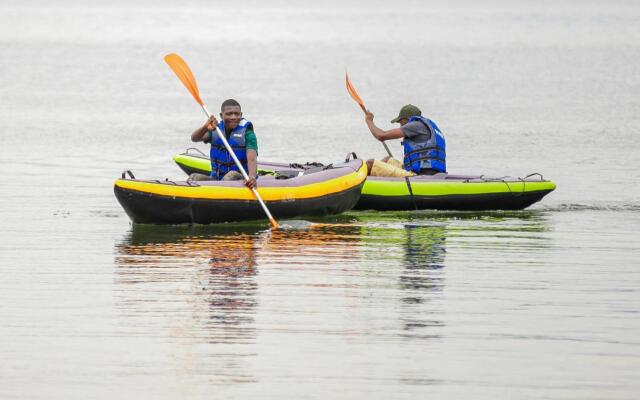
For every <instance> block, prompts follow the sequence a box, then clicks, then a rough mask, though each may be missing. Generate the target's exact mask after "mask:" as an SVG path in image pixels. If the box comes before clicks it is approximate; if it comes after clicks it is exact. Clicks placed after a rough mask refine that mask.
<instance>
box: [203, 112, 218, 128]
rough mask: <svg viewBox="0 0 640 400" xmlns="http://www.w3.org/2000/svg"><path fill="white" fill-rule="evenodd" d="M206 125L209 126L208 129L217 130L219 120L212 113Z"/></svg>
mask: <svg viewBox="0 0 640 400" xmlns="http://www.w3.org/2000/svg"><path fill="white" fill-rule="evenodd" d="M205 125H206V126H207V131H215V130H216V126H218V120H217V119H216V117H214V116H213V115H212V116H210V117H209V119H208V120H207V122H206V123H205Z"/></svg>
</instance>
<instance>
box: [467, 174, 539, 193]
mask: <svg viewBox="0 0 640 400" xmlns="http://www.w3.org/2000/svg"><path fill="white" fill-rule="evenodd" d="M507 178H513V177H511V176H508V175H505V176H502V177H500V178H485V177H484V175H480V179H481V180H482V181H483V182H502V183H504V184H505V185H506V186H507V189H509V193H511V194H512V195H514V196H522V194H523V193H524V190H525V187H526V185H527V183H526V181H525V179H527V178H526V177H525V178H524V179H523V178H520V177H518V181H520V182H522V192H514V191H513V190H512V189H511V186H510V185H509V182H507V180H506V179H507ZM467 182H469V180H468V179H467Z"/></svg>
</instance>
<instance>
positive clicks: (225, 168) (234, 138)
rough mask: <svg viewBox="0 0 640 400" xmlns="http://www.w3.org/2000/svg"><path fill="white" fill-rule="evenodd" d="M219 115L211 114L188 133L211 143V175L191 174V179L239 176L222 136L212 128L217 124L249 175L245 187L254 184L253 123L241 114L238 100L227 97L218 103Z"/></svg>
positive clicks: (196, 140)
mask: <svg viewBox="0 0 640 400" xmlns="http://www.w3.org/2000/svg"><path fill="white" fill-rule="evenodd" d="M220 119H221V120H222V121H220V122H218V120H217V119H216V117H215V116H213V115H212V116H211V117H210V118H209V119H208V120H207V121H206V122H205V123H204V125H202V126H201V127H200V128H198V129H196V130H195V131H194V132H193V133H192V134H191V140H192V141H194V142H204V143H211V152H210V158H211V175H210V176H206V175H203V174H191V176H190V177H189V178H190V179H191V180H195V181H199V180H241V179H243V177H242V174H241V173H240V172H239V169H238V166H237V165H236V163H235V162H234V161H233V158H232V157H231V154H230V153H229V152H228V151H227V149H226V147H225V146H224V143H223V142H222V140H221V139H220V138H219V137H218V134H217V133H216V132H215V130H216V126H217V127H218V128H219V129H220V132H222V133H223V134H224V135H225V138H226V139H227V142H228V143H229V145H230V146H231V149H233V152H234V153H235V155H236V157H237V158H238V161H240V164H242V167H243V168H244V170H245V171H246V172H247V175H249V180H248V181H247V182H246V185H247V187H249V188H255V187H257V182H256V177H257V176H258V139H257V138H256V134H255V132H254V130H253V124H252V123H251V122H250V121H248V120H246V119H244V118H242V109H241V107H240V103H238V102H237V101H236V100H233V99H228V100H225V101H224V102H223V103H222V106H221V107H220Z"/></svg>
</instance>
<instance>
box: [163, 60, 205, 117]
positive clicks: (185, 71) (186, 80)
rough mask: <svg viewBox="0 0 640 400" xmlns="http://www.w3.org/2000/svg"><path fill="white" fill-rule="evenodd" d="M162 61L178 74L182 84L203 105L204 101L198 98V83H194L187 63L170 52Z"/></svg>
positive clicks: (194, 80)
mask: <svg viewBox="0 0 640 400" xmlns="http://www.w3.org/2000/svg"><path fill="white" fill-rule="evenodd" d="M164 61H165V62H166V63H167V65H169V68H171V69H172V70H173V72H174V73H175V74H176V75H177V76H178V78H179V79H180V81H182V83H183V84H184V86H185V87H186V88H187V90H188V91H189V92H190V93H191V95H192V96H193V98H194V99H195V100H196V101H197V102H198V104H200V105H201V106H202V105H204V102H203V101H202V99H201V98H200V92H199V91H198V85H197V84H196V78H195V77H194V76H193V73H192V72H191V69H190V68H189V66H188V65H187V63H186V62H185V61H184V60H183V59H182V58H181V57H180V56H179V55H177V54H175V53H171V54H167V55H166V56H164Z"/></svg>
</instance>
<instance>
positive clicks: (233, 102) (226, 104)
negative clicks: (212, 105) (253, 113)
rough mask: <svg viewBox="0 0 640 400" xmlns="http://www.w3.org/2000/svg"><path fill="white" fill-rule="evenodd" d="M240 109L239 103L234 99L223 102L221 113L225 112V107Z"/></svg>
mask: <svg viewBox="0 0 640 400" xmlns="http://www.w3.org/2000/svg"><path fill="white" fill-rule="evenodd" d="M229 106H231V107H240V103H238V102H237V101H236V100H234V99H227V100H225V101H223V102H222V105H221V106H220V111H224V108H225V107H229ZM240 110H242V107H240Z"/></svg>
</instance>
